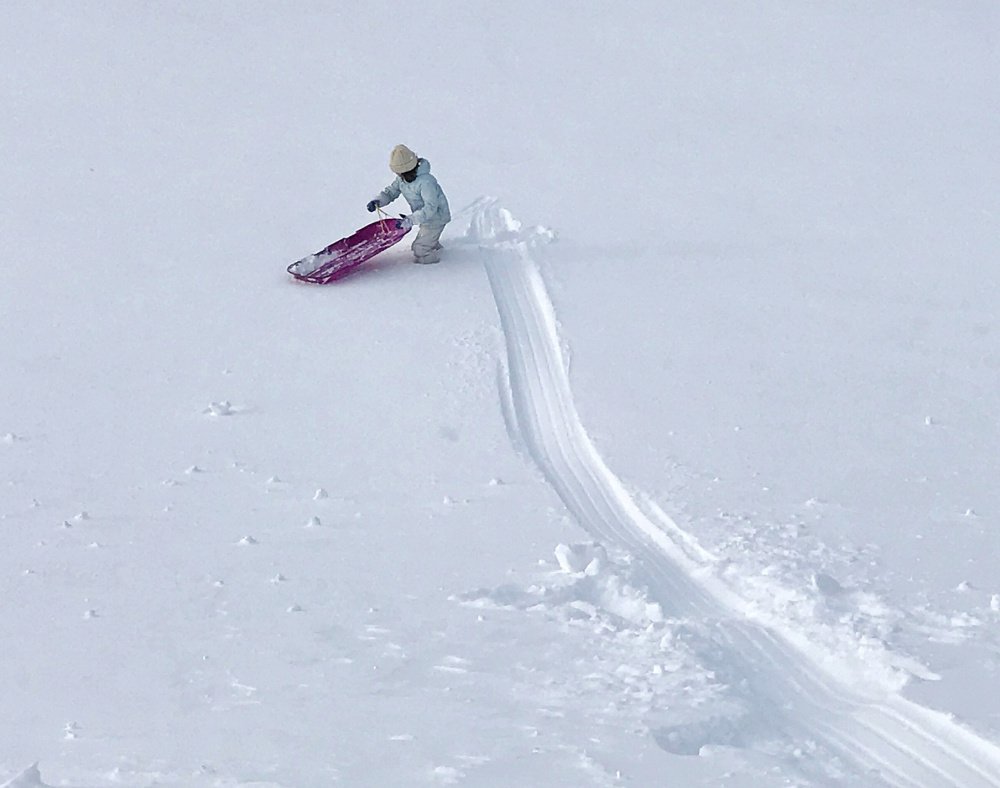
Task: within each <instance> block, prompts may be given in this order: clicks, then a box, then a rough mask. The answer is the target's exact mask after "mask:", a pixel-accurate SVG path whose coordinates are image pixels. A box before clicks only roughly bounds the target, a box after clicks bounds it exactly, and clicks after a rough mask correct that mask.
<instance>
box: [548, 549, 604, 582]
mask: <svg viewBox="0 0 1000 788" xmlns="http://www.w3.org/2000/svg"><path fill="white" fill-rule="evenodd" d="M555 555H556V561H557V562H558V563H559V568H560V569H562V570H563V571H564V572H567V573H569V574H576V573H579V572H583V573H585V574H589V575H596V574H597V573H598V572H599V571H600V570H601V567H602V566H603V565H605V564H607V562H608V554H607V551H606V550H605V549H604V548H603V547H602V546H601V545H599V544H597V543H596V542H592V543H590V544H574V545H565V544H560V545H558V546H557V547H556V549H555Z"/></svg>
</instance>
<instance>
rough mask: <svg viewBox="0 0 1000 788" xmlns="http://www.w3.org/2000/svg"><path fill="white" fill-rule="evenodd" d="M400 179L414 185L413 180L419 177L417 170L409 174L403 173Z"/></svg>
mask: <svg viewBox="0 0 1000 788" xmlns="http://www.w3.org/2000/svg"><path fill="white" fill-rule="evenodd" d="M399 177H400V178H402V179H403V180H404V181H406V182H407V183H413V179H414V178H416V177H417V168H416V167H414V168H413V169H412V170H410V171H409V172H404V173H401V174H400V176H399Z"/></svg>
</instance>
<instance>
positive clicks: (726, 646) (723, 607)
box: [474, 205, 1000, 788]
mask: <svg viewBox="0 0 1000 788" xmlns="http://www.w3.org/2000/svg"><path fill="white" fill-rule="evenodd" d="M489 209H490V206H489V205H487V207H486V208H485V209H480V210H481V211H488V210H489ZM501 214H503V212H501ZM505 220H509V215H506V219H505V216H504V215H496V209H495V206H494V215H493V216H490V215H480V216H479V217H477V218H476V219H474V222H475V221H478V222H479V227H480V236H481V237H486V238H489V237H491V236H492V237H494V238H495V237H496V236H497V235H499V236H500V237H503V236H504V235H506V236H507V237H508V238H510V237H511V236H512V233H507V232H506V228H505V227H503V226H502V225H503V222H504V221H505ZM497 222H499V223H500V225H501V226H496V225H497ZM491 223H492V224H493V229H492V231H491V232H487V233H486V234H485V236H484V235H483V232H482V230H483V227H487V229H489V225H490V224H491ZM513 229H514V230H516V229H517V228H516V227H515V228H513ZM481 244H482V245H481V247H480V249H481V254H482V257H483V263H484V266H485V269H486V273H487V275H488V277H489V282H490V286H491V288H492V291H493V296H494V298H495V300H496V307H497V311H498V313H499V315H500V321H501V326H502V328H503V333H504V337H505V342H506V349H507V365H508V375H509V391H508V392H505V394H507V396H508V397H509V403H510V404H511V405H512V406H513V411H514V413H513V420H514V424H513V425H511V429H513V430H514V431H515V433H516V434H515V435H514V436H512V437H514V438H515V439H516V440H517V442H518V443H519V444H521V445H522V446H523V448H524V449H525V450H526V451H527V452H528V453H529V454H530V456H531V457H532V458H533V460H534V462H535V463H536V464H537V465H538V467H539V468H540V469H541V471H542V473H543V474H544V476H545V478H546V479H547V480H548V482H549V484H551V485H552V487H553V488H554V489H555V491H556V493H557V494H558V495H559V497H560V498H561V499H562V501H563V503H564V504H565V506H566V508H567V509H568V510H569V512H570V513H571V514H572V515H573V517H574V518H575V519H576V520H577V522H578V523H579V524H580V525H581V526H582V527H583V528H585V529H586V530H587V531H588V532H589V533H590V534H591V535H592V536H593V538H594V539H596V540H598V541H600V542H603V543H605V544H607V545H615V546H618V547H621V548H623V549H625V550H627V551H628V552H629V553H631V555H632V556H633V557H634V560H635V561H636V564H637V566H638V567H639V569H640V571H641V573H642V575H643V577H644V579H645V581H646V582H647V583H648V592H649V594H650V596H651V597H652V598H654V599H655V600H656V601H657V602H659V603H660V604H661V606H662V607H663V608H664V610H665V611H667V612H668V613H670V614H672V615H675V616H677V617H689V618H691V619H693V620H696V621H698V622H701V623H702V624H703V625H704V626H705V628H706V630H707V631H708V632H709V633H710V634H709V640H710V642H711V648H708V649H706V650H705V652H706V653H705V654H703V655H701V656H702V657H703V658H704V659H705V661H706V663H708V665H709V667H712V668H716V669H717V673H718V674H719V675H720V676H721V677H724V678H725V680H726V681H727V682H728V683H729V684H730V685H732V686H735V687H740V688H741V689H740V692H741V693H742V697H743V698H744V699H745V700H746V701H747V704H746V705H747V707H748V709H749V711H750V714H749V715H748V716H747V718H746V719H743V720H741V721H739V723H738V725H737V727H740V728H743V729H745V730H742V731H740V732H737V733H733V732H732V731H730V732H729V733H728V734H727V735H726V737H725V738H719V737H718V736H715V737H712V736H709V737H707V738H706V739H705V741H704V743H719V744H735V745H740V744H745V743H747V742H748V741H753V740H760V739H761V738H763V739H770V740H774V741H781V742H784V743H785V744H786V745H787V744H794V745H798V746H800V747H801V748H802V749H803V750H805V751H807V752H808V751H809V750H810V747H812V748H816V749H818V750H819V752H820V753H825V755H826V757H825V758H823V759H822V762H819V761H818V760H817V759H815V758H812V759H810V758H809V757H808V756H805V757H802V758H799V759H798V760H797V761H796V763H797V765H798V766H799V767H800V768H801V769H802V771H803V773H804V775H805V776H807V777H812V778H814V779H816V780H817V781H818V782H821V783H824V784H841V785H851V786H861V785H864V786H867V785H893V786H907V787H909V788H912V787H913V786H922V787H924V788H942V787H943V786H960V787H961V788H979V787H983V788H985V787H986V786H1000V748H997V747H996V746H995V745H994V744H992V743H990V742H988V741H986V740H984V739H982V738H980V737H978V736H977V735H975V734H974V733H973V732H972V731H969V730H967V729H965V728H963V727H962V726H960V725H958V724H956V723H954V722H953V721H952V720H951V719H950V718H949V717H948V716H947V715H945V714H942V713H940V712H936V711H932V710H930V709H927V708H925V707H923V706H920V705H918V704H915V703H912V702H910V701H908V700H906V699H905V698H903V697H902V696H900V695H899V694H896V693H884V694H879V695H874V694H863V693H862V692H859V691H857V690H856V689H853V688H852V686H851V684H850V682H849V680H845V679H844V678H838V677H837V675H839V674H835V673H834V672H832V671H830V670H827V669H826V668H824V667H823V666H821V665H820V664H819V661H818V660H817V659H815V658H814V657H812V656H810V655H809V654H808V653H807V651H806V650H804V649H803V648H801V647H800V646H799V645H796V634H795V632H792V631H788V630H787V629H785V630H784V631H783V630H782V628H781V627H780V626H771V625H770V624H768V623H761V622H758V621H756V620H754V619H753V618H751V617H749V616H748V613H747V612H746V607H745V605H744V606H743V608H742V612H741V601H742V600H740V599H739V598H738V597H736V595H735V593H734V592H732V591H729V590H727V589H726V588H725V587H723V586H722V585H721V584H720V583H718V582H717V581H716V582H713V581H712V580H706V579H704V576H705V575H704V573H703V572H699V570H704V569H705V563H704V559H700V560H699V556H698V555H697V554H696V553H693V552H692V549H691V544H692V543H693V540H690V539H689V538H688V537H686V535H685V534H684V532H683V531H682V530H681V529H680V528H678V527H677V526H676V524H674V523H673V522H672V521H670V519H669V518H668V517H667V516H666V515H664V514H663V513H662V512H659V511H658V510H656V509H655V507H650V506H648V505H646V504H643V503H641V499H640V498H637V497H633V496H632V495H631V494H630V493H629V492H628V491H627V489H626V488H625V486H624V485H623V484H622V482H621V480H619V479H618V478H617V477H616V476H615V475H614V474H613V473H612V471H611V470H610V469H609V468H608V467H607V465H606V464H605V463H604V461H603V459H602V458H601V456H600V454H599V453H598V452H597V450H596V448H595V447H594V445H593V443H592V442H591V440H590V438H589V437H588V435H587V433H586V431H585V430H584V428H583V426H582V424H581V422H580V419H579V416H578V415H577V411H576V407H575V405H574V402H573V395H572V391H571V390H570V385H569V378H568V375H567V371H566V365H565V362H564V359H563V354H562V350H561V346H560V341H559V336H558V333H557V322H556V318H555V313H554V310H553V307H552V303H551V301H550V299H549V296H548V293H547V291H546V288H545V284H544V281H543V280H542V278H541V276H540V274H539V271H538V268H537V266H536V264H535V262H534V261H533V259H532V258H531V255H530V251H529V247H528V246H527V244H526V243H524V242H521V241H518V240H506V241H495V242H490V241H488V240H487V241H483V242H481ZM800 639H801V638H800ZM848 672H849V671H848ZM762 710H767V711H766V712H762ZM730 727H731V726H730ZM761 728H763V729H765V732H764V733H763V734H760V733H759V731H760V729H761ZM654 735H655V732H654ZM813 752H814V753H815V749H814V750H813ZM815 754H817V755H818V754H819V753H815ZM831 763H832V764H834V765H835V767H829V766H827V767H824V765H823V764H831ZM831 768H832V772H831Z"/></svg>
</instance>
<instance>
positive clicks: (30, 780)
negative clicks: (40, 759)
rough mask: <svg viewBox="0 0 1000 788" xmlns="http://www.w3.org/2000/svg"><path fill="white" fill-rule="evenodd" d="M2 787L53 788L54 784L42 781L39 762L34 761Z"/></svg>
mask: <svg viewBox="0 0 1000 788" xmlns="http://www.w3.org/2000/svg"><path fill="white" fill-rule="evenodd" d="M0 788H52V786H49V785H48V784H47V783H43V782H42V774H41V772H39V771H38V764H37V763H34V764H32V765H31V766H29V767H28V768H27V769H25V770H24V771H23V772H21V773H20V774H19V775H17V776H16V777H14V778H12V779H10V780H8V781H7V782H5V783H3V785H0Z"/></svg>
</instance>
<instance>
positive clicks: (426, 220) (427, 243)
mask: <svg viewBox="0 0 1000 788" xmlns="http://www.w3.org/2000/svg"><path fill="white" fill-rule="evenodd" d="M389 169H390V170H392V171H393V172H394V173H396V176H397V177H396V179H395V180H394V181H393V182H392V183H390V184H389V185H388V186H386V187H385V188H384V189H383V190H382V191H381V192H380V193H379V195H378V197H376V198H375V199H374V200H372V201H371V202H369V203H368V206H367V207H368V211H369V212H371V211H374V210H375V209H376V208H377V207H380V206H383V205H388V204H389V203H391V202H392V201H393V200H395V199H396V198H397V197H399V195H400V194H402V195H403V197H405V198H406V201H407V202H408V203H409V204H410V210H411V211H412V213H411V214H410V215H409V216H404V217H403V218H402V219H400V220H399V223H400V227H405V228H406V229H409V228H410V227H412V226H413V225H415V224H417V225H420V229H419V230H418V231H417V237H416V238H415V239H414V241H413V244H412V245H411V247H410V248H411V249H412V250H413V262H415V263H436V262H439V261H440V260H441V243H440V239H441V232H442V231H443V230H444V226H445V225H446V224H448V222H450V221H451V211H450V210H449V209H448V198H447V197H445V196H444V192H443V191H441V186H440V185H439V184H438V182H437V178H435V177H434V176H433V175H431V165H430V162H429V161H427V159H420V158H417V154H415V153H414V152H413V151H411V150H410V149H409V148H407V147H406V146H405V145H397V146H396V147H395V148H393V149H392V153H391V154H389Z"/></svg>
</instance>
